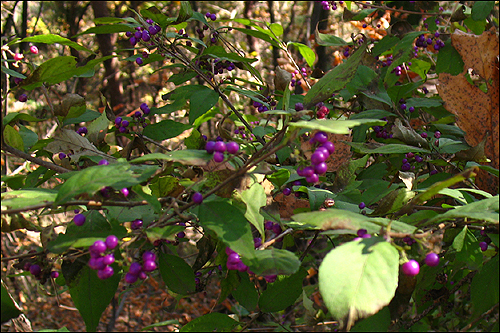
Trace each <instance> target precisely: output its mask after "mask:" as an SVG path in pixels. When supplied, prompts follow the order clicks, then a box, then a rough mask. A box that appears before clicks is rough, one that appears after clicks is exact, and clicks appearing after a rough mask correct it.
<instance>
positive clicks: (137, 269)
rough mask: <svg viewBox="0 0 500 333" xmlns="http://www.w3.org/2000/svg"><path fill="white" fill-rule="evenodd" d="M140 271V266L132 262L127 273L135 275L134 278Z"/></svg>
mask: <svg viewBox="0 0 500 333" xmlns="http://www.w3.org/2000/svg"><path fill="white" fill-rule="evenodd" d="M141 271H142V267H141V264H139V263H138V262H133V263H132V264H131V265H130V268H129V269H128V273H129V274H132V275H135V276H137V275H139V273H140V272H141Z"/></svg>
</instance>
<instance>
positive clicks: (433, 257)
mask: <svg viewBox="0 0 500 333" xmlns="http://www.w3.org/2000/svg"><path fill="white" fill-rule="evenodd" d="M425 264H426V265H427V266H430V267H434V266H437V265H438V264H439V256H438V255H437V254H436V253H433V252H431V253H429V254H428V255H427V256H426V257H425Z"/></svg>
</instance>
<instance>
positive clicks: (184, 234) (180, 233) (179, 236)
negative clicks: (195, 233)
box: [175, 231, 186, 238]
mask: <svg viewBox="0 0 500 333" xmlns="http://www.w3.org/2000/svg"><path fill="white" fill-rule="evenodd" d="M175 236H176V237H177V238H184V237H186V233H185V232H184V231H181V232H178V233H177V235H175Z"/></svg>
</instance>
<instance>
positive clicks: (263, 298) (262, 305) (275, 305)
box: [259, 269, 307, 312]
mask: <svg viewBox="0 0 500 333" xmlns="http://www.w3.org/2000/svg"><path fill="white" fill-rule="evenodd" d="M306 276H307V272H306V270H305V269H300V270H299V271H298V272H297V273H295V274H293V275H290V276H279V277H278V279H277V280H276V281H275V282H274V283H270V284H268V286H267V289H266V290H265V291H264V292H262V294H261V295H260V298H259V309H260V311H262V312H278V311H281V310H284V309H286V308H287V307H289V306H291V305H293V304H295V301H296V300H297V298H299V297H300V295H301V294H302V280H303V279H304V278H305V277H306Z"/></svg>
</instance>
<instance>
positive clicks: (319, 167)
mask: <svg viewBox="0 0 500 333" xmlns="http://www.w3.org/2000/svg"><path fill="white" fill-rule="evenodd" d="M326 171H328V165H327V164H326V163H325V162H321V163H319V164H316V165H315V166H314V172H315V174H313V176H314V175H316V177H317V175H322V174H324V173H326ZM313 176H311V177H313ZM318 180H319V178H318ZM318 180H316V182H317V181H318Z"/></svg>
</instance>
